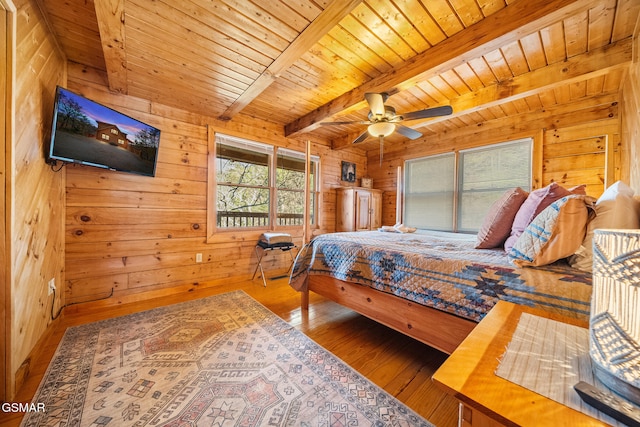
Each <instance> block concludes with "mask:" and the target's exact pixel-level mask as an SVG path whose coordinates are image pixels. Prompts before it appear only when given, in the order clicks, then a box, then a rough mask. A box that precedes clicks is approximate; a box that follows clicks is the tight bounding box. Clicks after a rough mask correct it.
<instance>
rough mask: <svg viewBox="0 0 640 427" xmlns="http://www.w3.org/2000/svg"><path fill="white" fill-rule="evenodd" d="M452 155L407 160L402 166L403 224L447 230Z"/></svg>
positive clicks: (449, 216) (450, 205)
mask: <svg viewBox="0 0 640 427" xmlns="http://www.w3.org/2000/svg"><path fill="white" fill-rule="evenodd" d="M454 167H455V155H454V154H446V155H440V156H432V157H427V158H422V159H416V160H410V161H407V162H406V165H405V199H404V221H403V222H404V224H405V225H407V226H409V227H416V228H423V229H431V230H451V227H452V215H453V197H454V192H453V190H454V179H455V175H454V174H453V171H454Z"/></svg>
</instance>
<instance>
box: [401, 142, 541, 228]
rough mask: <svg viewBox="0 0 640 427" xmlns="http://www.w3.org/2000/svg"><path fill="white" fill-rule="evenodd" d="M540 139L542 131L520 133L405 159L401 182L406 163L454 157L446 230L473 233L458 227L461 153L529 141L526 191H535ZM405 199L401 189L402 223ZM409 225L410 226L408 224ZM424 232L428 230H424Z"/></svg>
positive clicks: (539, 168) (404, 212) (538, 181)
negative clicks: (449, 227)
mask: <svg viewBox="0 0 640 427" xmlns="http://www.w3.org/2000/svg"><path fill="white" fill-rule="evenodd" d="M542 138H543V134H542V131H540V132H537V133H535V134H533V135H532V134H530V133H522V134H519V135H514V136H513V137H512V138H510V139H509V140H507V141H505V140H495V141H491V142H487V141H485V143H484V144H475V145H472V146H468V147H457V148H454V149H453V150H448V151H445V152H438V153H430V154H428V155H426V156H421V157H416V158H411V159H405V161H404V171H403V181H404V183H405V185H406V183H407V182H408V176H407V173H408V171H407V163H409V162H415V161H417V160H419V159H426V158H435V157H437V156H442V155H446V154H449V155H453V156H454V165H453V171H452V173H453V174H454V177H453V180H454V189H453V200H452V204H453V208H452V212H451V224H452V229H451V230H448V231H449V232H461V233H470V234H471V233H474V231H468V230H465V231H459V225H460V218H459V215H460V198H461V194H462V192H461V191H460V185H461V177H460V173H461V164H460V162H461V153H463V154H464V153H467V152H472V151H475V150H486V149H488V148H490V147H492V146H500V145H506V144H515V143H519V142H523V141H525V140H529V141H530V144H531V146H530V149H531V153H530V156H531V159H530V179H529V183H530V188H529V189H526V190H528V191H531V190H535V189H536V188H538V187H539V185H540V183H541V182H542ZM406 197H407V193H406V191H405V190H404V189H403V195H402V207H401V208H402V221H403V223H404V222H405V221H406V217H407V212H406V205H405V200H406ZM408 225H410V224H408ZM425 230H428V229H426V228H425Z"/></svg>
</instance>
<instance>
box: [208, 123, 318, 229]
mask: <svg viewBox="0 0 640 427" xmlns="http://www.w3.org/2000/svg"><path fill="white" fill-rule="evenodd" d="M215 161H216V184H215V185H216V225H217V227H218V228H237V227H262V228H274V227H278V226H301V225H303V219H304V205H305V203H304V197H305V191H304V190H305V189H304V186H305V164H306V157H305V154H304V153H300V152H297V151H293V150H289V149H284V148H279V149H277V151H275V155H274V147H273V146H271V145H267V144H261V143H258V142H254V141H249V140H245V139H242V138H236V137H231V136H227V135H222V134H216V160H215ZM310 166H311V170H310V184H309V185H310V190H311V192H310V194H311V209H310V221H311V224H315V223H316V221H317V203H316V200H317V198H318V194H319V193H318V189H317V176H318V170H319V158H318V157H317V156H311V165H310ZM272 171H273V172H272ZM272 201H275V202H274V203H272ZM272 209H275V212H271V210H272Z"/></svg>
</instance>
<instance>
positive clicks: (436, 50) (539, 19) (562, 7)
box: [285, 0, 598, 136]
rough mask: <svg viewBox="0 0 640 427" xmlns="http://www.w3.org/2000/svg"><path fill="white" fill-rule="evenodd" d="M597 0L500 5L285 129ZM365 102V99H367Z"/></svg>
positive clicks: (475, 54) (298, 128)
mask: <svg viewBox="0 0 640 427" xmlns="http://www.w3.org/2000/svg"><path fill="white" fill-rule="evenodd" d="M597 3H598V1H597V0H590V1H582V0H553V1H549V0H517V1H515V2H513V3H511V4H509V5H508V6H507V7H505V8H503V9H501V10H500V11H498V12H496V13H494V14H492V15H489V16H488V17H487V18H485V19H483V20H481V21H480V22H478V23H476V24H474V25H472V26H470V27H469V28H467V29H466V30H463V31H460V32H459V33H457V34H454V35H453V36H451V37H449V38H447V39H445V40H443V41H442V42H441V43H439V44H437V45H435V46H433V47H431V48H429V49H427V50H426V51H424V52H423V53H421V54H419V55H416V56H415V57H413V58H411V59H410V60H408V61H407V62H406V63H405V64H404V65H403V66H402V67H398V68H396V69H394V70H391V71H390V72H387V73H384V74H382V75H380V76H378V77H376V78H374V79H372V80H370V81H369V82H367V83H365V84H363V85H361V86H359V87H357V88H354V89H352V90H351V91H349V92H347V93H345V94H343V95H341V96H339V97H337V98H335V99H334V100H332V101H330V102H328V103H327V104H325V105H323V106H321V107H319V108H317V109H316V110H314V111H312V112H311V113H309V114H306V115H305V116H303V117H300V118H299V119H297V120H295V121H293V122H291V123H289V124H288V125H286V126H285V135H286V136H292V135H295V134H297V133H299V132H303V131H304V132H308V131H311V130H313V129H316V128H317V127H318V126H319V122H320V121H322V120H324V119H325V118H327V117H330V116H333V115H335V114H338V113H339V112H341V111H343V110H345V109H348V108H351V107H352V106H354V105H356V104H359V103H362V102H363V99H364V94H365V93H366V92H380V91H386V92H388V93H390V94H393V93H395V92H397V91H400V90H403V89H406V88H409V87H412V86H413V85H415V84H416V83H417V82H420V81H424V80H427V79H429V78H431V77H434V76H436V75H438V74H440V73H443V72H445V71H448V70H451V69H453V68H455V67H457V66H459V65H461V64H464V63H466V62H468V61H470V60H472V59H475V58H479V57H481V56H482V55H485V54H487V53H489V52H492V51H494V50H496V49H499V48H500V47H501V46H503V45H505V44H507V43H509V42H513V41H516V40H519V39H520V38H522V37H524V36H526V35H528V34H531V33H533V32H535V31H538V30H540V29H541V28H545V27H548V26H549V25H551V24H554V23H556V22H559V21H561V20H563V19H565V18H568V17H570V16H572V15H574V14H576V13H578V12H581V11H586V10H588V9H590V8H592V7H593V6H594V5H596V4H597ZM362 105H363V106H364V104H362Z"/></svg>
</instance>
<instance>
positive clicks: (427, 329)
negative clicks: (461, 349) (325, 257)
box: [301, 276, 476, 354]
mask: <svg viewBox="0 0 640 427" xmlns="http://www.w3.org/2000/svg"><path fill="white" fill-rule="evenodd" d="M308 289H309V290H308V291H306V292H302V296H301V307H302V309H303V310H305V309H307V310H308V308H309V291H313V292H315V293H317V294H319V295H322V296H324V297H325V298H328V299H330V300H332V301H335V302H337V303H338V304H340V305H343V306H345V307H348V308H350V309H352V310H353V311H355V312H357V313H360V314H362V315H363V316H366V317H368V318H370V319H372V320H375V321H376V322H378V323H381V324H383V325H385V326H388V327H390V328H392V329H395V330H396V331H398V332H402V333H403V334H406V335H408V336H410V337H412V338H414V339H416V340H418V341H421V342H423V343H425V344H427V345H429V346H431V347H434V348H437V349H438V350H440V351H443V352H445V353H447V354H451V353H452V352H453V350H455V349H456V347H458V345H459V344H460V343H461V342H462V340H464V339H465V338H466V337H467V335H468V334H469V332H471V330H472V329H473V328H474V327H475V326H476V322H473V321H471V320H467V319H463V318H461V317H458V316H456V315H453V314H449V313H445V312H443V311H439V310H436V309H433V308H430V307H425V306H423V305H420V304H416V303H414V302H411V301H407V300H405V299H402V298H399V297H396V296H394V295H391V294H386V293H383V292H379V291H376V290H374V289H372V288H369V287H367V286H362V285H357V284H353V283H349V282H344V281H342V280H338V279H333V278H331V277H327V276H310V277H309V283H308Z"/></svg>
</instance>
